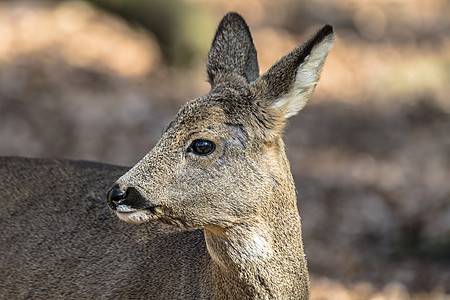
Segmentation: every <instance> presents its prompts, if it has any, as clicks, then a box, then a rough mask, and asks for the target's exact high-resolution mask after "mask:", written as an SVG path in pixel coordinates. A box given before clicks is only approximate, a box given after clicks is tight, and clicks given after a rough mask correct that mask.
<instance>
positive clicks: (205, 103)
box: [173, 95, 245, 129]
mask: <svg viewBox="0 0 450 300" xmlns="http://www.w3.org/2000/svg"><path fill="white" fill-rule="evenodd" d="M242 102H243V101H241V99H239V97H236V96H235V97H229V96H228V97H224V96H214V95H212V96H206V97H203V98H198V99H195V100H192V101H190V102H189V103H187V104H186V105H185V106H184V107H182V108H181V109H180V111H179V112H178V114H177V116H176V117H175V119H174V121H173V125H174V126H176V127H178V128H179V129H183V128H186V129H195V128H198V127H204V126H213V127H224V126H225V125H226V124H236V123H241V122H242V116H243V115H244V114H243V110H244V109H245V105H243V103H242ZM237 112H238V113H237ZM236 116H239V118H236ZM221 125H223V126H221Z"/></svg>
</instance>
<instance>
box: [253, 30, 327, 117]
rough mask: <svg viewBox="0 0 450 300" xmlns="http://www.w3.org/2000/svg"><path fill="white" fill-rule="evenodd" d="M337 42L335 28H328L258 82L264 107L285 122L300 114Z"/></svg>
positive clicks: (257, 87) (258, 89)
mask: <svg viewBox="0 0 450 300" xmlns="http://www.w3.org/2000/svg"><path fill="white" fill-rule="evenodd" d="M333 41H334V34H333V27H331V26H330V25H325V26H324V27H323V28H322V29H320V30H319V31H318V32H317V33H316V34H315V35H314V36H313V37H312V38H311V39H310V40H309V41H307V42H306V43H304V44H302V45H300V46H298V47H297V48H295V49H294V50H292V51H291V52H290V53H289V54H288V55H286V56H284V57H283V58H282V59H281V60H280V61H278V62H277V63H276V64H275V65H273V66H272V67H271V68H270V69H269V70H268V71H267V72H266V73H265V74H264V75H262V76H261V77H260V78H258V80H256V81H255V82H254V83H253V86H254V87H255V88H256V91H257V94H258V98H259V99H263V100H262V101H263V102H264V103H263V106H264V107H266V108H269V111H272V112H274V113H275V114H276V115H278V116H280V115H281V116H284V118H289V117H291V116H293V115H295V114H297V113H298V112H299V111H300V110H301V109H302V108H303V107H304V106H305V104H306V103H307V102H308V99H309V97H310V96H311V94H312V92H313V91H314V88H315V86H316V84H317V83H318V80H319V77H320V72H321V71H322V66H323V64H324V62H325V58H326V57H327V54H328V51H329V50H330V49H331V47H332V46H333Z"/></svg>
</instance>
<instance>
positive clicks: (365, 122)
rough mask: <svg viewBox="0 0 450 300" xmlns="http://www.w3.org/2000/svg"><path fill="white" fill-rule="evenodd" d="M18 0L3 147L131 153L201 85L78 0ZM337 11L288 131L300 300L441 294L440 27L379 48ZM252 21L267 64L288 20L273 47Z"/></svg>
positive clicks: (6, 46)
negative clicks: (299, 235) (305, 278)
mask: <svg viewBox="0 0 450 300" xmlns="http://www.w3.org/2000/svg"><path fill="white" fill-rule="evenodd" d="M194 2H195V1H194ZM199 2H201V1H199ZM219 2H220V1H219ZM249 2H253V1H249ZM317 2H319V3H320V1H317ZM385 2H386V1H385ZM385 2H383V1H375V2H374V3H375V4H373V5H372V6H370V7H371V8H370V9H372V10H374V11H377V9H378V10H380V9H381V11H383V10H382V9H383V7H382V5H385V4H383V3H385ZM432 2H433V1H432ZM21 3H22V4H21V5H18V4H14V5H13V4H4V3H3V4H1V9H0V32H3V34H0V39H3V40H4V41H7V42H4V43H3V45H2V46H0V155H23V156H32V157H59V158H70V159H83V160H95V161H103V162H108V163H114V164H120V165H132V164H133V163H135V162H137V161H138V160H139V159H140V158H141V157H142V156H143V155H144V154H145V153H146V152H148V151H149V150H150V149H151V147H152V146H153V145H154V144H155V143H156V141H157V139H158V138H159V136H160V134H161V131H162V129H163V127H164V126H165V125H166V124H167V123H168V122H169V121H170V119H171V118H172V116H173V115H174V114H175V113H176V111H177V109H178V107H179V106H180V105H181V104H182V103H184V102H185V101H186V100H188V99H190V98H192V97H195V96H200V95H201V94H202V93H205V92H207V89H208V85H207V84H206V83H205V78H206V77H205V74H204V72H203V70H202V67H201V66H199V67H193V68H191V70H180V69H177V68H175V67H167V66H166V65H165V63H164V61H163V58H162V57H163V54H162V53H161V52H160V50H159V48H158V42H157V41H156V40H155V39H154V38H153V37H152V36H151V35H148V34H145V33H142V32H140V31H135V30H134V29H133V28H132V27H130V26H129V25H127V24H126V23H125V22H124V21H123V20H120V19H118V18H116V17H113V16H109V15H105V14H104V13H103V12H100V11H99V10H96V9H93V8H92V7H90V6H87V5H86V4H79V3H76V2H72V3H69V4H67V5H55V4H52V3H50V4H49V3H47V2H34V3H35V4H33V5H30V4H29V3H27V2H21ZM36 3H39V4H36ZM220 3H222V2H220ZM220 3H219V4H217V5H216V6H215V9H216V10H219V11H220V9H224V10H225V9H227V8H228V7H224V4H220ZM330 3H335V2H334V1H331V2H330ZM352 3H353V2H352ZM380 3H381V4H380ZM433 3H434V4H435V5H436V6H438V8H440V9H441V10H442V9H444V11H445V9H447V10H448V9H449V8H448V5H447V6H445V5H444V4H442V3H443V2H441V1H434V2H433ZM236 5H237V4H236ZM316 5H317V3H316ZM377 5H378V6H377ZM439 5H440V6H439ZM240 9H241V10H243V11H244V13H245V9H246V8H245V7H240ZM262 9H263V8H262ZM355 10H356V11H357V7H356V8H355ZM80 11H81V12H83V13H79V12H80ZM74 12H78V13H79V14H75V13H74ZM344 12H345V11H344ZM344 12H342V14H344ZM360 13H361V14H363V13H364V11H363V12H360ZM366 13H367V12H366ZM261 14H263V13H261ZM344 15H345V14H344ZM369 15H371V14H369ZM378 17H379V18H381V17H380V16H378ZM388 17H389V16H387V17H386V16H385V18H387V19H386V20H387V21H386V22H387V23H386V24H389V22H388V21H389V20H390V19H389V18H388ZM421 17H422V18H425V21H423V22H425V24H428V23H426V22H427V21H426V20H428V19H426V17H427V14H426V13H424V15H423V16H421ZM292 18H293V17H292ZM359 18H362V17H361V16H360V17H359ZM98 20H101V21H98ZM250 20H251V21H253V22H254V23H255V24H260V23H263V22H262V21H260V20H259V19H258V18H257V17H251V18H250ZM353 20H354V23H355V24H358V22H361V21H358V20H359V19H358V18H356V17H355V19H353ZM217 21H218V20H217ZM332 21H333V20H331V21H330V22H332ZM335 21H336V23H337V26H336V31H337V33H338V39H337V41H336V47H335V49H333V50H332V52H331V53H330V57H329V61H327V63H326V64H325V71H324V74H323V77H322V82H321V83H320V84H319V86H318V88H317V93H316V95H314V96H313V98H312V99H311V101H310V103H309V105H308V106H307V107H306V108H305V109H304V110H303V111H302V112H301V113H300V114H299V115H298V116H296V117H294V118H293V119H292V120H290V123H289V126H288V128H287V131H286V136H285V141H286V146H287V152H288V157H289V158H290V161H291V169H292V171H293V174H294V178H295V181H296V184H297V189H298V195H299V209H300V214H301V216H302V221H303V238H304V242H305V247H306V253H307V257H308V261H309V269H310V272H311V275H312V283H311V284H312V299H450V100H449V98H448V97H449V96H448V95H449V94H450V85H449V82H450V80H449V79H450V58H449V53H450V40H449V39H448V32H449V31H445V30H446V29H449V28H450V27H449V26H448V23H445V24H444V25H445V26H443V27H444V29H442V28H441V29H440V30H441V31H439V30H438V29H436V30H434V31H432V30H430V32H433V33H435V36H433V37H430V34H426V33H422V35H423V37H422V39H424V40H425V42H423V43H424V45H430V44H433V45H435V47H434V48H432V49H430V48H429V47H427V46H423V45H422V44H421V41H422V40H420V39H419V38H418V40H417V41H416V44H417V45H419V46H417V47H416V46H414V45H416V44H410V43H406V44H408V45H409V46H411V45H413V46H411V47H409V48H408V47H403V46H401V45H397V46H396V47H394V46H393V45H395V43H394V44H392V43H390V44H389V45H387V46H386V45H385V46H386V47H384V48H383V47H381V46H380V43H375V44H372V47H366V43H362V42H361V41H359V40H358V39H356V38H355V37H353V36H352V35H351V34H349V35H345V34H342V35H341V37H339V32H340V31H339V30H341V31H344V32H345V30H348V24H347V25H346V23H345V22H340V19H336V20H335ZM249 23H250V21H249ZM46 26H47V27H46ZM48 26H50V27H51V28H52V30H51V32H52V34H47V35H44V36H41V35H39V32H43V31H46V29H48V28H50V27H48ZM250 26H251V27H252V23H250ZM283 26H284V25H283ZM283 26H282V25H279V27H283ZM386 26H388V25H386ZM430 26H431V25H430ZM255 27H256V28H255V34H254V36H255V43H256V45H257V48H258V49H259V51H260V53H259V55H260V59H261V60H262V61H263V64H262V69H263V70H264V68H267V66H269V65H270V64H271V63H272V62H273V60H274V58H273V57H280V56H281V55H282V54H284V53H285V52H286V50H285V49H289V47H291V45H292V43H294V42H293V41H294V40H295V43H297V42H300V41H301V40H302V38H298V35H299V33H292V34H288V33H287V32H292V31H289V28H288V27H287V26H284V27H283V29H282V30H281V29H280V31H279V32H278V34H276V35H275V36H277V37H278V38H282V40H280V46H279V48H277V49H272V50H271V51H274V52H277V53H274V54H272V53H271V54H270V55H269V54H268V52H266V51H265V50H267V51H268V48H269V47H270V40H269V41H268V42H266V41H265V40H264V39H265V38H267V37H268V36H271V34H272V33H273V32H275V31H273V30H275V29H268V28H265V27H264V26H259V25H257V26H255ZM275 27H276V26H275ZM363 27H364V26H363ZM93 28H95V30H93ZM433 28H434V27H433ZM32 29H33V30H32ZM91 29H92V30H91ZM388 29H389V28H387V29H386V30H387V31H388ZM212 30H214V28H212ZM271 30H272V31H271ZM361 30H362V31H361V32H362V33H361V34H369V33H371V34H372V36H373V34H376V29H374V28H372V27H370V26H368V25H367V26H366V28H363V29H361ZM364 30H365V31H364ZM30 31H31V32H30ZM86 32H89V33H90V35H89V36H86V34H85V33H86ZM374 32H375V33H374ZM445 33H447V35H446V36H447V39H442V40H441V39H440V38H441V37H442V36H445ZM68 34H69V36H71V37H72V38H70V39H68V38H67V36H68ZM105 36H107V37H108V38H105ZM301 36H303V35H301ZM427 39H431V42H429V43H428V42H427V41H428V40H427ZM75 41H81V42H82V45H86V44H87V45H91V46H92V45H93V46H92V47H93V48H89V49H88V50H86V51H84V52H83V49H84V48H83V47H80V45H77V43H76V42H75ZM95 43H98V45H97V44H95ZM371 43H373V41H372V42H371ZM294 45H295V44H294ZM116 47H122V48H116ZM352 47H353V48H352ZM402 47H403V48H402ZM95 49H97V50H95ZM99 49H100V50H99ZM102 49H103V50H102ZM112 49H119V50H120V51H119V50H117V51H114V50H112ZM398 49H400V50H398ZM96 51H97V52H96ZM271 55H273V57H272V56H271ZM137 57H139V59H137ZM402 58H404V59H402ZM132 66H134V67H132ZM358 66H359V67H361V66H365V68H358ZM408 70H410V71H408ZM411 74H412V75H411ZM413 75H414V76H413ZM402 76H403V77H402ZM410 76H413V77H412V79H411V78H410ZM417 76H419V77H421V78H419V79H421V80H419V79H417ZM394 77H395V78H397V79H396V80H393V79H392V78H394ZM399 82H400V83H399Z"/></svg>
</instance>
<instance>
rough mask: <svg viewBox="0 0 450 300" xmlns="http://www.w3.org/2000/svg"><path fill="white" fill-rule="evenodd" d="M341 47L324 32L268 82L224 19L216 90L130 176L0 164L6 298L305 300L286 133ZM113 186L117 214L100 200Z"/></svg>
mask: <svg viewBox="0 0 450 300" xmlns="http://www.w3.org/2000/svg"><path fill="white" fill-rule="evenodd" d="M332 44H333V30H332V27H331V26H329V25H326V26H324V27H323V28H322V29H320V30H319V31H318V32H317V33H316V34H315V35H314V36H313V37H312V38H311V39H310V40H308V41H307V42H306V43H304V44H303V45H301V46H299V47H297V48H295V49H294V50H292V52H290V53H289V54H288V55H286V56H284V57H283V58H282V59H281V60H280V61H279V62H277V63H276V64H275V65H274V66H273V67H272V68H271V69H269V70H268V71H267V72H266V73H265V74H263V75H262V76H259V69H258V62H257V56H256V50H255V47H254V45H253V41H252V37H251V34H250V31H249V29H248V27H247V25H246V23H245V21H244V20H243V19H242V17H240V16H239V15H238V14H236V13H229V14H227V15H226V16H225V17H224V18H223V20H222V21H221V23H220V25H219V27H218V29H217V32H216V35H215V37H214V40H213V43H212V46H211V50H210V52H209V54H208V59H207V64H206V69H207V74H208V78H209V82H210V84H211V91H210V93H209V94H208V95H206V96H204V97H201V98H197V99H194V100H192V101H190V102H188V103H187V104H186V105H185V106H184V107H183V108H182V109H181V110H180V111H179V112H178V114H177V115H176V117H175V118H174V120H173V121H172V122H171V123H170V124H169V126H168V127H167V129H166V130H165V131H164V133H163V134H162V137H161V139H160V140H159V142H158V143H157V145H156V146H155V147H154V148H153V150H151V151H150V152H149V153H148V154H147V155H146V156H145V157H144V158H143V159H142V160H141V161H140V162H138V163H137V164H136V165H135V166H134V167H133V168H131V169H128V168H123V167H116V166H111V165H105V164H99V163H88V162H80V161H78V162H73V161H65V160H45V159H27V158H14V157H8V158H3V159H0V174H1V180H0V200H1V202H0V211H1V219H0V226H1V227H0V228H1V233H0V242H1V244H0V298H1V299H11V298H22V299H25V298H27V299H28V298H45V299H48V298H73V299H82V298H89V299H96V298H110V299H126V298H135V299H137V298H141V299H144V298H147V299H307V298H308V297H309V279H308V270H307V265H306V259H305V255H304V251H303V244H302V237H301V225H300V216H299V213H298V211H297V201H296V192H295V186H294V182H293V179H292V175H291V172H290V168H289V163H288V160H287V158H286V154H285V150H284V144H283V141H282V133H283V130H284V127H285V123H286V119H287V118H289V117H291V116H293V115H295V114H296V113H297V112H298V111H299V110H301V109H302V108H303V106H304V105H305V104H306V102H307V100H308V98H309V97H310V95H311V93H312V92H313V90H314V87H315V85H316V84H317V82H318V79H319V75H320V72H321V69H322V66H323V63H324V60H325V57H326V56H327V53H328V51H329V50H330V48H331V47H332ZM121 174H124V175H122V176H121V177H120V178H119V176H120V175H121ZM113 182H114V184H113V185H112V187H111V188H110V189H109V190H108V192H107V201H108V204H109V207H110V208H111V209H112V210H113V211H114V212H115V214H116V215H117V216H118V218H116V217H115V216H114V214H112V213H111V212H110V210H109V209H108V207H107V205H106V202H105V201H104V197H105V196H104V191H106V189H107V188H108V186H110V185H111V184H112V183H113ZM119 219H121V220H124V221H127V222H132V223H141V224H133V225H130V224H127V223H126V222H122V221H120V220H119ZM147 221H159V222H147ZM168 225H170V226H168ZM180 229H182V230H180Z"/></svg>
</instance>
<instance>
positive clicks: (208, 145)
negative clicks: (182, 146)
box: [187, 139, 216, 155]
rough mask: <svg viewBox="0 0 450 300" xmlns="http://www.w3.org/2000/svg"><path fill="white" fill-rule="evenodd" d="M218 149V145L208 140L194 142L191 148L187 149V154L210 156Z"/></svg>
mask: <svg viewBox="0 0 450 300" xmlns="http://www.w3.org/2000/svg"><path fill="white" fill-rule="evenodd" d="M215 149H216V144H214V143H213V142H211V141H208V140H202V139H198V140H194V141H193V142H192V143H191V145H190V146H189V148H188V149H187V152H192V153H194V154H197V155H208V154H211V153H213V152H214V150H215Z"/></svg>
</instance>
